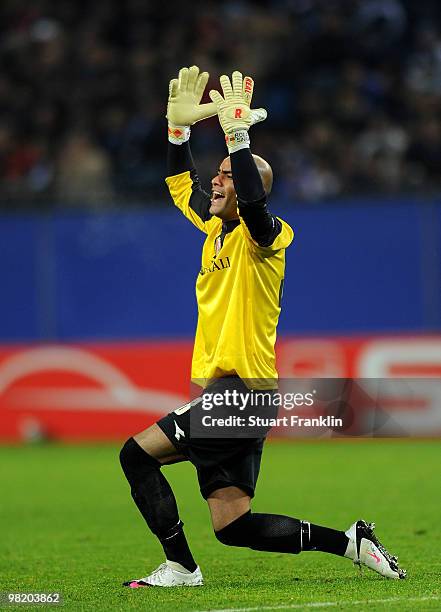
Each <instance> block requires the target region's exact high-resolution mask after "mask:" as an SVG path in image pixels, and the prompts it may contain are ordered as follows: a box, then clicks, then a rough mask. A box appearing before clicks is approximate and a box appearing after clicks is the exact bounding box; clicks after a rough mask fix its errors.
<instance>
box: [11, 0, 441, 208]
mask: <svg viewBox="0 0 441 612" xmlns="http://www.w3.org/2000/svg"><path fill="white" fill-rule="evenodd" d="M192 64H197V65H198V66H200V67H201V69H203V70H208V71H209V72H210V75H211V77H210V83H209V88H216V87H219V84H218V78H219V76H220V75H221V74H222V73H224V72H225V73H227V74H228V73H230V72H231V71H232V70H234V69H240V70H241V71H242V72H244V73H247V74H250V75H251V76H253V77H254V79H255V81H256V85H255V96H254V101H253V105H254V106H264V107H266V108H267V110H268V119H267V121H266V122H265V124H262V125H259V126H256V127H255V128H253V130H252V134H251V138H252V144H253V150H254V151H255V152H256V153H259V154H261V155H263V156H264V157H266V158H267V159H268V160H269V161H270V163H271V164H272V166H273V168H274V172H275V176H276V180H275V192H276V194H277V195H279V196H281V197H284V198H286V199H288V200H289V201H292V202H293V203H295V202H300V201H311V202H314V201H317V200H321V199H326V198H332V197H336V196H342V195H343V196H344V195H359V194H387V195H389V194H392V195H393V194H400V193H409V192H410V193H422V194H432V193H436V192H441V172H440V171H441V2H440V1H439V0H273V1H253V2H251V1H249V0H225V1H223V2H212V1H206V2H198V1H196V2H193V3H191V4H188V5H187V4H185V3H181V4H176V3H165V2H159V1H158V0H152V1H149V0H124V1H122V0H121V1H118V0H95V1H94V2H92V3H90V2H86V1H85V0H75V1H74V0H33V1H32V2H28V1H27V0H2V2H1V4H0V202H1V208H2V209H3V210H17V209H20V208H22V207H30V206H31V207H32V206H34V207H40V208H45V207H53V206H59V207H60V206H92V207H98V208H100V207H108V206H113V205H115V204H121V203H125V202H131V203H133V204H139V205H149V204H153V203H156V202H158V201H160V200H162V199H163V197H164V195H165V187H164V181H163V178H164V176H165V160H166V138H167V137H166V119H165V108H166V101H167V93H168V81H169V79H170V78H172V77H173V76H175V75H176V73H177V71H178V69H179V68H180V67H181V66H182V65H192ZM192 147H193V151H194V156H195V158H196V161H197V162H198V167H199V169H200V174H201V175H202V178H203V180H205V181H207V180H209V179H210V178H211V176H212V175H213V173H214V171H215V170H216V168H217V167H218V164H219V161H220V159H222V156H223V155H224V154H225V147H224V142H223V137H222V132H221V129H220V127H219V125H218V122H217V119H216V118H214V119H210V120H209V121H207V122H205V123H204V124H200V125H197V126H195V127H194V128H193V136H192Z"/></svg>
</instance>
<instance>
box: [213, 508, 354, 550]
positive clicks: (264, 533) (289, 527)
mask: <svg viewBox="0 0 441 612" xmlns="http://www.w3.org/2000/svg"><path fill="white" fill-rule="evenodd" d="M216 537H217V539H218V540H219V541H220V542H222V543H223V544H226V545H227V546H245V547H248V548H252V549H253V550H262V551H268V552H283V553H292V554H297V553H299V552H301V551H302V550H320V551H323V552H328V553H333V554H335V555H341V556H343V555H344V553H345V552H346V547H347V544H348V538H347V536H346V535H345V533H344V532H343V531H336V530H335V529H327V528H326V527H319V526H317V525H311V524H310V523H308V522H306V521H299V519H296V518H292V517H290V516H284V515H280V514H260V513H251V511H248V512H247V513H246V514H243V515H242V516H240V517H239V518H238V519H236V520H235V521H233V522H232V523H230V524H229V525H227V526H226V527H224V528H223V529H221V530H219V531H217V532H216Z"/></svg>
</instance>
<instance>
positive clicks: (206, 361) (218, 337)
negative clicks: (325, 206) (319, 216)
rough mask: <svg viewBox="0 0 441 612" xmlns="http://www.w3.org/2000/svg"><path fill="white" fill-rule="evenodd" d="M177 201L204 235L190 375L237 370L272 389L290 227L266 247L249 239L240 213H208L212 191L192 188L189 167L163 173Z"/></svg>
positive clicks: (205, 377) (204, 377)
mask: <svg viewBox="0 0 441 612" xmlns="http://www.w3.org/2000/svg"><path fill="white" fill-rule="evenodd" d="M166 183H167V185H168V188H169V190H170V194H171V196H172V198H173V201H174V203H175V205H176V206H177V207H178V208H179V209H180V210H181V211H182V213H183V214H184V215H185V216H186V217H187V219H189V220H190V221H191V222H192V223H193V224H194V225H195V226H196V227H197V228H198V229H200V230H201V231H202V232H204V233H205V234H206V235H207V238H206V240H205V243H204V246H203V250H202V261H201V268H200V271H199V274H198V277H197V281H196V297H197V303H198V324H197V330H196V338H195V344H194V350H193V360H192V370H191V377H192V380H193V382H195V383H197V384H199V385H201V386H203V387H205V386H206V385H207V384H208V383H209V381H210V380H211V379H213V378H219V377H221V376H230V375H237V376H240V378H242V379H245V381H247V380H249V381H250V380H251V386H252V387H256V388H262V389H263V388H267V389H268V388H274V387H275V386H276V384H277V370H276V360H275V351H274V345H275V341H276V327H277V322H278V319H279V314H280V300H281V296H282V291H283V280H284V272H285V249H286V248H287V247H288V246H289V245H290V243H291V241H292V239H293V230H292V229H291V227H290V226H289V225H288V224H287V223H285V222H284V221H283V220H281V219H279V221H280V222H281V225H282V227H281V231H280V233H279V234H278V235H277V236H276V238H275V240H274V242H273V243H272V244H271V245H270V246H267V247H261V246H259V245H258V244H257V243H256V242H255V241H254V240H253V238H252V237H251V235H250V233H249V231H248V228H247V226H246V225H245V222H244V221H243V219H239V220H237V221H227V222H222V220H221V219H219V218H217V217H210V216H209V215H207V214H205V213H206V211H208V208H209V206H210V197H209V196H208V194H206V193H205V192H203V191H202V190H199V193H195V190H194V184H193V180H192V177H191V173H190V172H189V171H187V172H183V173H181V174H177V175H175V176H170V177H168V178H167V179H166Z"/></svg>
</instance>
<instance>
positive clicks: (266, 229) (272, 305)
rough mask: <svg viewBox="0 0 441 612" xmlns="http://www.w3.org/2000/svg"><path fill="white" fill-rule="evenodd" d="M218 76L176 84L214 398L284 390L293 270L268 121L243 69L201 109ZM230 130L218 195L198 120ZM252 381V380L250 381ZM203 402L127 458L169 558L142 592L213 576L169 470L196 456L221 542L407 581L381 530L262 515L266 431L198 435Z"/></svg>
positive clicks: (204, 370) (184, 195)
mask: <svg viewBox="0 0 441 612" xmlns="http://www.w3.org/2000/svg"><path fill="white" fill-rule="evenodd" d="M207 81H208V74H207V73H204V72H203V73H199V69H198V68H197V67H196V66H192V67H191V68H182V69H181V70H180V72H179V78H178V79H173V80H172V81H171V82H170V90H169V100H168V108H167V118H168V139H169V147H168V178H167V179H166V182H167V185H168V188H169V190H170V194H171V196H172V199H173V201H174V203H175V205H176V206H177V207H178V208H179V209H180V210H181V212H182V213H183V214H184V215H185V216H186V217H187V218H188V219H189V220H190V221H191V222H192V223H193V224H194V225H195V226H196V227H197V228H198V229H199V230H201V231H202V232H203V233H204V234H206V240H205V243H204V246H203V250H202V263H201V269H200V272H199V275H198V279H197V283H196V296H197V302H198V326H197V331H196V338H195V344H194V352H193V361H192V379H193V381H195V382H197V383H199V384H200V385H201V387H202V388H203V393H204V394H205V393H207V392H210V393H216V392H224V391H225V390H231V389H234V390H236V391H237V390H238V391H239V392H243V391H244V390H245V392H246V391H248V390H249V388H254V386H255V387H256V388H261V389H262V388H265V389H274V388H275V387H276V380H277V371H276V368H275V354H274V344H275V339H276V327H277V322H278V317H279V313H280V297H281V294H282V288H283V279H284V270H285V249H286V248H287V247H288V246H289V245H290V243H291V241H292V239H293V231H292V229H291V228H290V227H289V225H287V224H286V223H285V222H284V221H283V220H281V219H279V218H278V217H275V216H274V215H273V214H271V213H270V212H269V210H268V208H267V200H268V196H269V194H270V191H271V185H272V178H273V177H272V171H271V168H270V166H269V164H268V163H267V162H266V161H265V160H263V159H262V158H261V157H258V156H256V155H252V154H251V150H250V138H249V128H250V127H251V126H252V125H253V124H255V123H257V122H259V121H262V120H264V119H265V117H266V111H265V110H264V109H257V110H252V109H251V107H250V105H251V99H252V95H253V87H254V83H253V80H252V79H251V78H250V77H245V78H243V77H242V75H241V73H240V72H234V73H233V75H232V79H231V81H230V79H229V78H228V77H227V76H222V77H221V78H220V83H221V86H222V93H223V95H221V94H220V93H219V92H217V91H211V92H210V97H211V100H212V103H209V104H201V103H200V102H201V99H202V96H203V93H204V90H205V87H206V84H207ZM216 114H217V116H218V118H219V122H220V125H221V126H222V129H223V131H224V133H225V139H226V144H227V148H228V157H226V158H225V159H224V160H223V161H222V162H221V164H220V166H219V168H218V171H217V173H216V175H215V176H214V177H213V179H212V181H211V194H208V193H206V192H205V191H204V190H203V189H202V188H201V186H200V183H199V179H198V176H197V173H196V169H195V165H194V162H193V159H192V155H191V151H190V146H189V138H190V131H191V126H192V125H194V124H195V123H196V122H198V121H201V120H203V119H206V118H208V117H211V116H214V115H216ZM244 381H246V385H245V384H244ZM197 401H201V400H200V398H199V400H195V401H193V402H190V403H189V404H187V405H185V406H182V407H180V408H177V409H176V410H175V411H174V412H172V413H170V414H168V415H167V416H165V417H164V418H162V419H160V420H159V421H158V422H157V423H156V424H154V425H152V426H151V427H149V428H148V429H146V430H144V431H143V432H141V433H139V434H137V435H135V436H134V437H133V438H130V439H129V440H128V441H127V442H126V443H125V445H124V446H123V448H122V450H121V453H120V460H121V465H122V468H123V470H124V473H125V476H126V478H127V480H128V482H129V484H130V487H131V493H132V497H133V499H134V501H135V503H136V505H137V507H138V509H139V511H140V512H141V514H142V516H143V517H144V519H145V521H146V522H147V525H148V526H149V528H150V529H151V531H152V532H153V533H154V534H155V535H156V536H157V537H158V539H159V541H160V543H161V545H162V547H163V550H164V554H165V558H166V560H165V562H164V563H162V564H161V565H160V566H159V567H158V568H157V569H156V570H155V571H153V572H152V573H151V574H149V575H148V576H145V577H143V578H137V579H132V580H129V581H127V582H125V583H124V584H125V585H126V586H129V587H131V588H139V587H148V586H159V587H172V586H200V585H202V584H203V578H202V573H201V570H200V568H199V566H198V565H197V564H196V562H195V560H194V559H193V556H192V554H191V551H190V548H189V546H188V543H187V540H186V537H185V534H184V531H183V523H182V521H181V520H180V518H179V514H178V509H177V505H176V500H175V497H174V495H173V492H172V490H171V488H170V485H169V483H168V481H167V480H166V478H165V476H164V474H163V473H162V471H161V467H162V466H164V465H166V464H172V463H176V462H179V461H185V460H190V461H191V462H192V463H193V464H194V465H195V467H196V469H197V474H198V480H199V485H200V490H201V494H202V496H203V497H204V498H205V499H206V500H207V503H208V507H209V510H210V514H211V519H212V524H213V529H214V532H215V536H216V538H217V539H218V540H219V541H220V542H222V543H223V544H226V545H228V546H241V547H248V548H252V549H254V550H260V551H273V552H284V553H300V552H301V551H308V550H317V551H323V552H327V553H332V554H334V555H339V556H346V557H348V558H349V559H351V560H353V561H354V562H356V563H358V564H360V563H362V564H364V565H367V566H368V567H370V568H371V569H374V570H375V571H377V572H378V573H380V574H382V575H383V576H387V577H389V578H403V577H404V576H405V572H404V570H401V569H399V568H398V564H397V561H396V559H395V558H394V557H391V556H390V555H389V553H388V552H387V551H386V550H385V549H384V547H383V546H382V545H381V544H380V543H379V542H378V540H377V539H376V537H375V535H374V534H373V525H368V524H367V523H365V522H364V521H361V520H359V521H356V522H355V523H354V524H353V525H352V526H351V527H350V528H349V529H348V530H347V531H346V532H344V531H338V530H334V529H329V528H327V527H321V526H318V525H314V524H312V523H310V522H308V521H302V520H299V519H297V518H292V517H289V516H281V515H275V514H257V513H252V512H251V509H250V504H251V499H252V497H253V496H254V490H255V486H256V482H257V477H258V474H259V469H260V459H261V454H262V448H263V444H264V441H265V438H264V436H263V437H256V438H241V439H238V438H235V439H232V438H231V439H225V438H215V439H211V440H209V439H208V440H207V439H201V438H196V437H192V436H191V432H190V414H191V410H192V408H194V406H195V402H197Z"/></svg>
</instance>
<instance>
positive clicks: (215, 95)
mask: <svg viewBox="0 0 441 612" xmlns="http://www.w3.org/2000/svg"><path fill="white" fill-rule="evenodd" d="M209 95H210V99H211V100H212V101H213V102H214V103H215V104H216V106H217V107H218V106H219V105H220V104H223V103H224V102H225V100H224V99H223V97H222V96H221V95H220V93H219V92H218V91H216V89H212V90H211V91H210V94H209ZM216 112H217V111H216Z"/></svg>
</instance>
